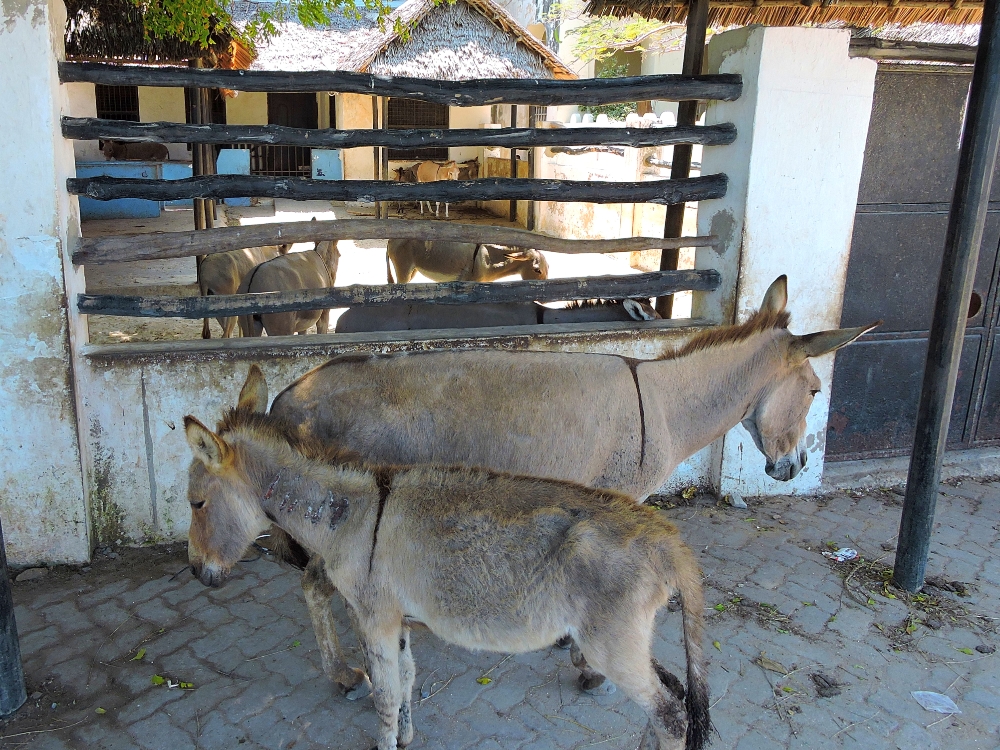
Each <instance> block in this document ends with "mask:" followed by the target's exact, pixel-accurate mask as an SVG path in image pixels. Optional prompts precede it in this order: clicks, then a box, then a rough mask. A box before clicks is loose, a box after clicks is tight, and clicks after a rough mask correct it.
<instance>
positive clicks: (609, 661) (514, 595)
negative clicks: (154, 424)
mask: <svg viewBox="0 0 1000 750" xmlns="http://www.w3.org/2000/svg"><path fill="white" fill-rule="evenodd" d="M266 405H267V389H266V386H265V385H264V380H263V376H262V375H261V374H260V371H259V370H257V369H254V370H253V371H252V373H251V377H250V378H248V381H247V384H246V386H244V389H243V392H242V393H241V394H240V400H239V404H238V406H237V408H235V409H233V410H231V411H230V412H229V413H228V414H227V415H226V416H225V417H224V419H223V421H222V422H221V423H220V425H219V427H218V428H217V429H218V434H216V433H213V432H212V431H211V430H209V429H208V428H207V427H205V426H204V425H203V424H201V423H200V422H199V421H198V420H197V419H195V418H194V417H190V416H189V417H185V420H184V422H185V430H186V433H187V439H188V443H189V444H190V446H191V449H192V451H193V453H194V461H193V462H192V464H191V469H190V472H189V482H188V498H189V500H190V503H191V513H192V521H191V527H190V532H189V538H190V542H189V554H190V560H191V565H192V569H193V571H194V573H195V575H196V576H197V577H198V578H199V580H201V582H202V583H204V584H206V585H211V586H218V585H220V584H221V583H222V582H223V581H224V580H225V578H226V577H227V575H228V574H229V571H230V569H231V568H232V566H233V565H234V564H235V563H236V562H238V561H239V559H240V557H241V556H242V553H243V551H244V549H246V547H247V546H248V545H249V544H250V543H251V542H252V541H253V540H254V538H255V537H256V536H258V535H259V534H261V533H262V532H263V531H265V530H266V529H267V528H268V526H269V525H270V524H271V523H272V522H273V523H275V524H278V525H279V526H280V527H281V528H282V529H284V530H285V531H286V532H287V533H289V534H290V535H292V536H293V537H295V538H296V539H298V540H300V541H301V542H302V543H303V544H305V545H306V546H308V547H309V548H310V549H313V550H316V551H317V552H318V553H319V554H321V555H322V556H323V559H324V560H325V561H326V572H327V574H328V575H329V578H330V581H331V582H332V584H333V585H334V586H336V587H337V589H339V590H340V592H341V593H342V594H343V595H344V597H345V599H346V600H347V602H348V604H349V605H350V607H351V608H352V610H353V612H354V615H355V618H354V619H355V623H356V628H357V630H358V637H359V640H360V642H361V644H362V649H363V651H364V654H365V661H366V663H367V665H368V669H369V671H370V673H371V679H372V685H373V690H372V697H373V699H374V701H375V709H376V711H377V712H378V715H379V719H380V728H379V736H378V750H394V748H396V747H405V746H406V745H408V744H409V743H410V742H411V741H412V739H413V724H412V721H411V714H410V696H411V692H412V689H413V681H414V675H415V671H416V670H415V666H414V663H413V656H412V654H411V652H410V624H411V623H421V624H424V625H426V626H427V627H428V628H430V630H431V631H432V632H434V633H435V634H436V635H438V636H439V637H441V638H442V639H444V640H446V641H448V642H450V643H455V644H457V645H460V646H463V647H465V648H472V649H486V650H491V651H504V652H515V653H523V652H526V651H533V650H537V649H542V648H545V647H547V646H549V645H551V644H552V642H553V641H555V640H556V639H557V638H560V637H563V636H567V635H569V636H572V637H573V638H574V640H575V643H576V645H577V647H578V649H579V653H580V654H581V656H579V657H578V658H577V659H576V661H578V662H580V663H582V662H584V661H585V660H586V661H589V662H590V664H592V665H593V667H594V668H595V669H597V670H600V671H601V672H603V673H604V674H607V675H609V676H610V677H612V679H614V680H615V682H616V683H617V684H618V685H620V686H621V688H622V689H623V690H624V691H625V693H626V694H627V695H628V696H629V697H630V698H632V700H634V701H635V702H636V703H638V704H639V706H640V707H641V708H642V709H643V710H644V711H645V713H646V715H647V717H648V724H647V728H646V735H645V738H644V740H643V744H642V747H643V748H646V749H647V750H681V749H682V748H687V750H698V749H699V748H701V747H702V746H703V745H704V743H705V741H706V740H707V738H708V731H709V725H710V723H709V700H708V682H707V673H706V665H705V659H704V655H703V651H702V645H701V640H702V609H703V606H704V602H703V595H702V590H701V574H700V572H699V570H698V566H697V563H696V562H695V559H694V556H693V554H692V553H691V550H690V549H688V547H687V546H686V545H685V544H684V543H683V542H682V541H681V540H680V537H679V535H678V533H677V529H676V528H674V526H673V525H672V524H670V523H669V522H667V521H666V520H664V519H663V518H661V517H660V516H659V515H658V514H657V511H655V510H654V509H652V508H646V507H643V506H639V505H636V503H635V502H634V501H633V500H632V499H631V498H629V497H626V496H625V495H620V494H618V493H615V492H611V491H608V490H604V491H598V490H591V489H587V488H585V487H582V486H580V485H576V484H572V483H570V482H560V481H555V480H545V479H535V478H531V477H517V476H512V475H508V474H496V473H492V472H488V471H483V470H477V469H465V468H437V467H427V466H424V467H412V468H399V467H394V468H389V467H365V466H362V465H360V464H351V463H349V462H344V461H343V459H342V458H341V457H340V456H339V455H338V453H337V452H336V451H335V449H331V447H330V446H325V445H322V444H320V443H318V442H316V441H312V440H308V439H305V440H304V439H302V437H301V435H300V433H299V431H298V429H297V428H296V427H295V426H293V425H289V424H287V423H285V422H283V421H282V420H280V419H278V418H276V417H274V416H273V415H272V416H268V415H265V414H263V412H264V409H265V407H266ZM486 561H488V564H484V563H485V562H486ZM675 593H679V594H680V600H681V603H682V606H683V630H684V645H685V650H686V653H687V689H686V691H685V688H684V687H683V686H682V685H681V682H680V681H679V680H678V679H677V677H675V676H674V675H673V674H671V673H669V672H668V671H667V670H666V669H664V668H663V667H662V666H661V665H660V664H659V663H658V662H657V661H656V660H655V659H653V657H652V635H653V626H654V621H655V618H656V613H657V611H658V610H659V609H660V608H661V607H662V606H663V605H664V604H666V603H667V600H668V599H669V598H670V597H671V596H672V595H673V594H675Z"/></svg>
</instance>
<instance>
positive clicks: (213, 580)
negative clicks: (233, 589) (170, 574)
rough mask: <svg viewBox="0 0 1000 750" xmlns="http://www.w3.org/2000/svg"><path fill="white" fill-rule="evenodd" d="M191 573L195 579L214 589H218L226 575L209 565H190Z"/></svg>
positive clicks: (219, 569)
mask: <svg viewBox="0 0 1000 750" xmlns="http://www.w3.org/2000/svg"><path fill="white" fill-rule="evenodd" d="M191 571H192V572H193V573H194V575H195V578H197V579H198V580H199V581H201V582H202V583H203V584H205V585H206V586H211V587H212V588H214V589H217V588H219V586H221V585H222V584H223V583H225V582H226V573H225V571H224V570H222V569H221V568H216V567H214V566H211V565H192V566H191Z"/></svg>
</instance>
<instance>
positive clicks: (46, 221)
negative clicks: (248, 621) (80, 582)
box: [0, 0, 90, 565]
mask: <svg viewBox="0 0 1000 750" xmlns="http://www.w3.org/2000/svg"><path fill="white" fill-rule="evenodd" d="M65 21H66V10H65V7H64V6H63V4H62V2H61V0H14V1H13V2H4V3H2V5H0V81H3V85H0V133H2V134H3V137H2V138H0V164H2V165H3V171H2V179H0V515H2V516H3V523H4V533H5V534H6V540H7V556H8V559H9V560H10V562H11V563H12V564H15V565H17V564H25V563H33V562H40V561H51V562H72V561H81V560H86V559H88V558H89V553H90V547H89V541H88V537H89V534H88V518H87V507H86V502H85V495H84V479H83V469H82V462H81V454H80V441H79V435H78V430H77V420H76V415H77V402H76V396H75V392H74V375H73V364H72V363H73V352H74V351H75V350H76V349H77V348H78V347H79V346H80V345H82V344H84V343H86V321H85V320H84V319H82V318H81V317H80V316H79V315H77V314H76V313H75V305H74V302H73V301H74V300H75V298H76V294H77V293H79V292H80V291H82V290H83V288H84V279H83V271H82V269H80V270H74V268H73V266H72V265H71V264H70V262H69V260H68V258H69V254H70V253H71V251H72V245H73V243H74V242H75V241H76V238H78V237H79V234H80V221H79V210H78V205H77V200H76V198H70V196H69V195H68V194H67V192H66V178H67V177H71V176H73V174H74V173H75V167H74V161H73V144H72V142H71V141H68V140H64V139H63V137H62V135H61V133H60V130H59V118H60V117H61V116H62V115H63V113H68V112H69V95H68V93H67V91H66V90H65V88H64V87H62V86H60V84H59V80H58V75H57V72H56V61H57V59H59V58H61V57H62V56H63V33H64V31H63V30H64V27H65Z"/></svg>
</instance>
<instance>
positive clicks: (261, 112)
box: [226, 91, 267, 125]
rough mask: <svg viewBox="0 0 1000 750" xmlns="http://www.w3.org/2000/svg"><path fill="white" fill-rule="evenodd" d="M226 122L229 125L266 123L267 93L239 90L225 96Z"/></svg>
mask: <svg viewBox="0 0 1000 750" xmlns="http://www.w3.org/2000/svg"><path fill="white" fill-rule="evenodd" d="M226 122H228V123H229V124H230V125H267V94H266V93H265V92H263V91H241V92H239V93H238V94H237V95H236V96H234V97H226Z"/></svg>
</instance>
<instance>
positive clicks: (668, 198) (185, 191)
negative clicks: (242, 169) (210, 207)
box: [66, 174, 728, 204]
mask: <svg viewBox="0 0 1000 750" xmlns="http://www.w3.org/2000/svg"><path fill="white" fill-rule="evenodd" d="M727 184H728V178H727V177H726V175H724V174H712V175H706V176H703V177H688V178H685V179H682V180H651V181H649V182H597V181H585V180H525V179H512V178H509V177H491V178H487V179H483V180H464V181H460V180H441V181H438V182H424V183H420V184H408V183H400V182H394V181H388V180H311V179H308V178H302V177H279V178H272V177H256V176H247V175H211V176H207V177H191V178H188V179H184V180H136V179H126V178H120V177H73V178H70V179H68V180H66V187H67V189H68V190H69V192H70V193H71V194H73V195H85V196H87V197H88V198H94V199H96V200H102V201H106V200H114V199H116V198H145V199H147V200H154V201H170V200H180V199H184V198H242V197H244V196H254V197H263V198H289V199H291V200H334V201H369V202H370V201H440V202H442V203H456V202H458V201H491V200H521V201H559V202H583V203H660V204H670V203H687V202H688V201H699V200H707V199H710V198H721V197H723V196H724V195H725V194H726V186H727Z"/></svg>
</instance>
